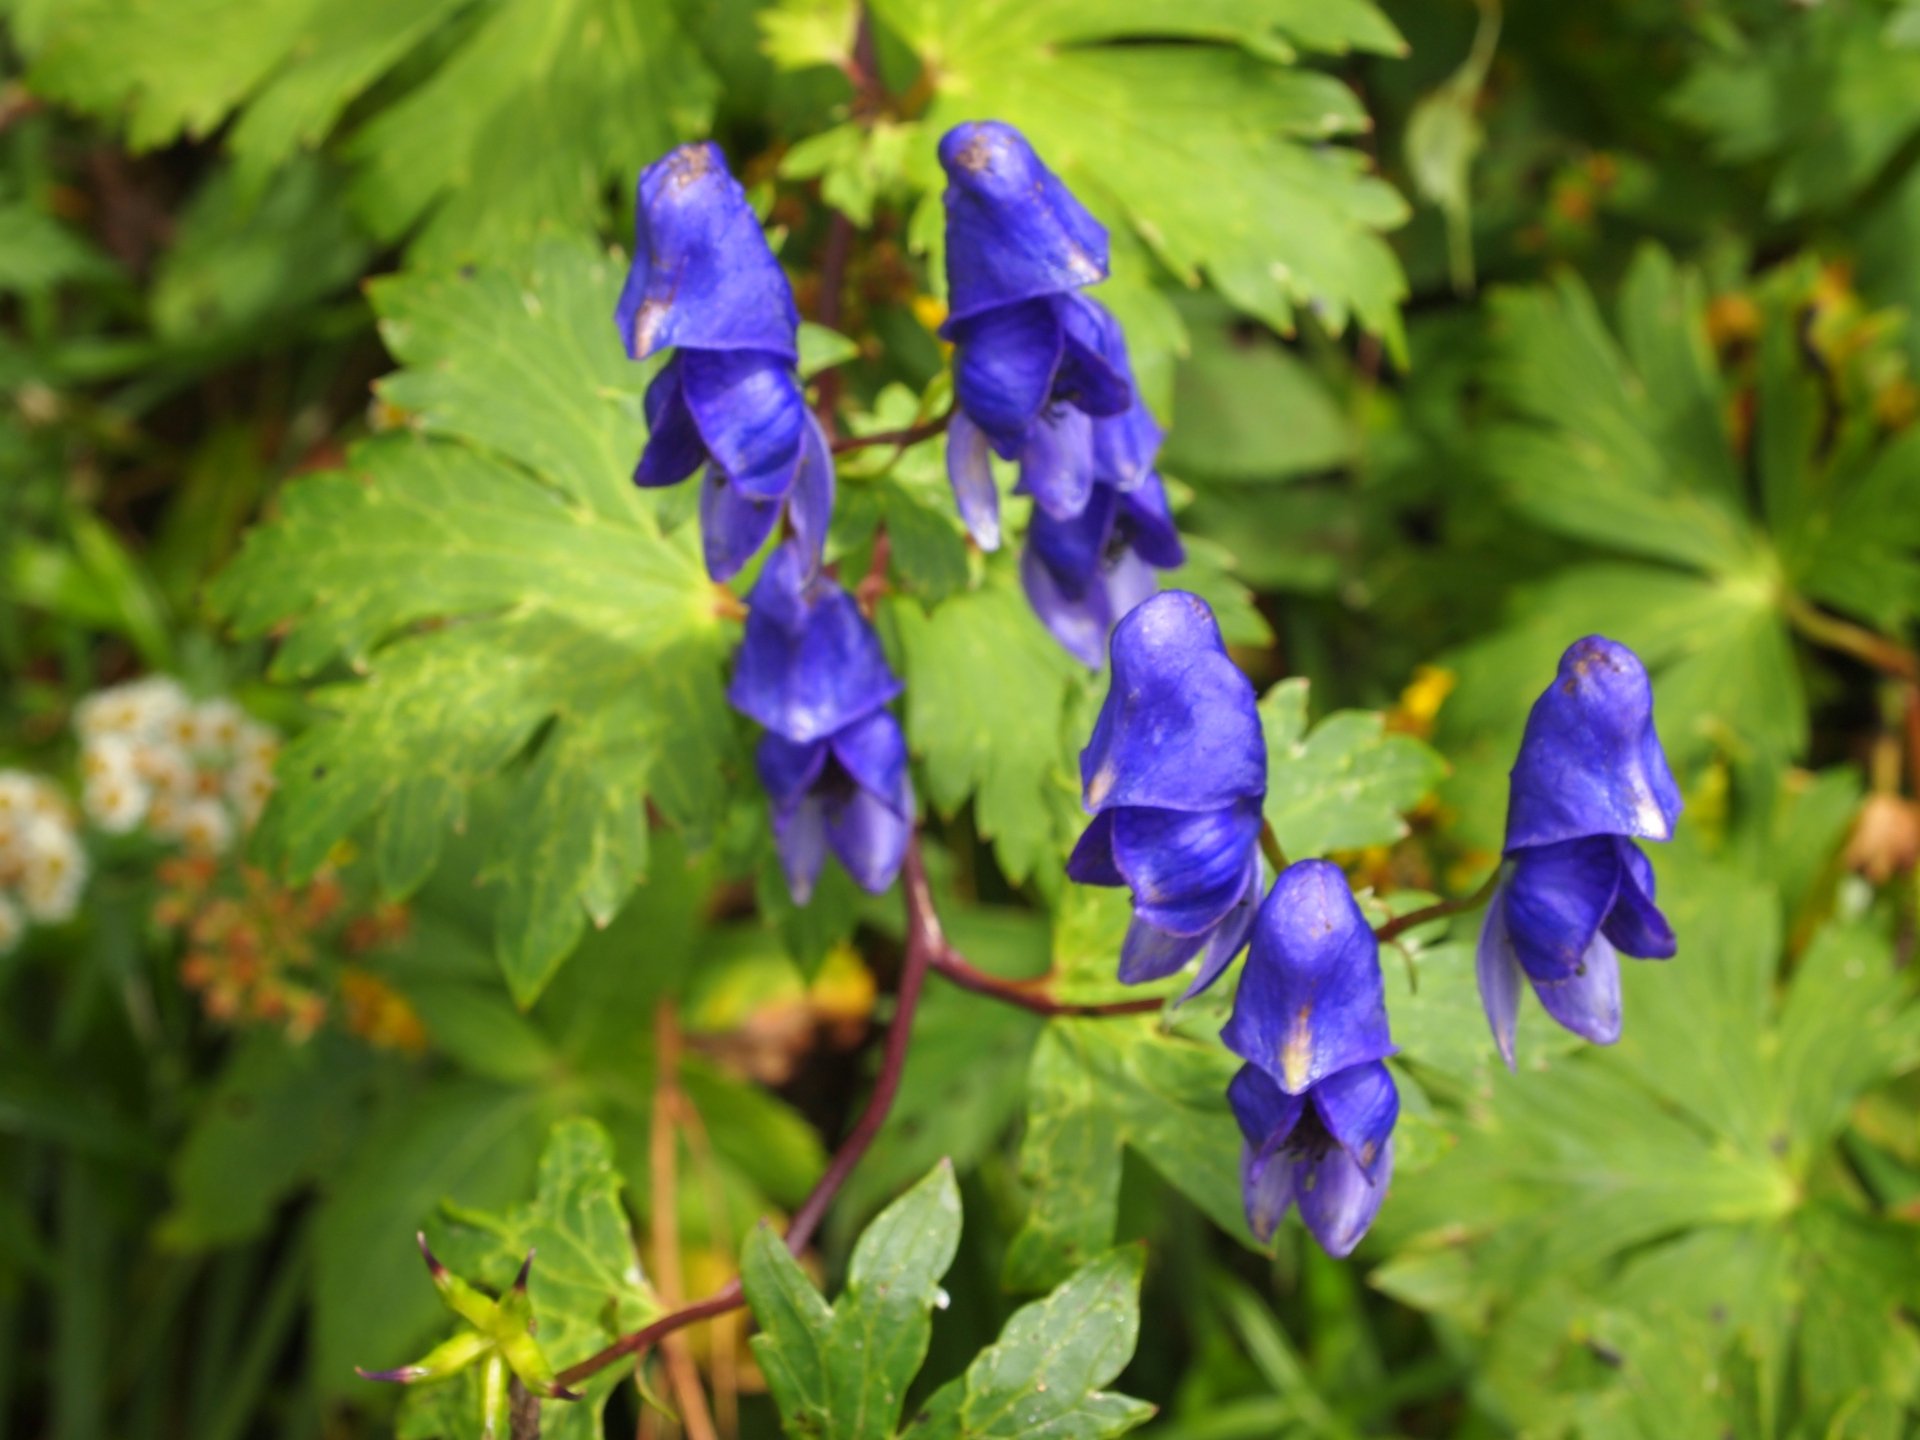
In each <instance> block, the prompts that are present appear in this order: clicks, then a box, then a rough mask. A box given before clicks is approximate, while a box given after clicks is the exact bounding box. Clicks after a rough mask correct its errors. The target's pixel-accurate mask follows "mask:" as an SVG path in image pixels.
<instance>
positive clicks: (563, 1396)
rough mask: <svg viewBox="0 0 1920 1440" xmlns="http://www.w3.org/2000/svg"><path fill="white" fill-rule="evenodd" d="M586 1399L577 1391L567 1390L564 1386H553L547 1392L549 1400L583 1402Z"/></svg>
mask: <svg viewBox="0 0 1920 1440" xmlns="http://www.w3.org/2000/svg"><path fill="white" fill-rule="evenodd" d="M586 1398H587V1397H586V1396H585V1395H584V1394H582V1393H581V1392H580V1391H578V1390H569V1389H567V1387H566V1386H564V1385H554V1386H551V1387H549V1388H548V1390H547V1399H549V1400H584V1399H586Z"/></svg>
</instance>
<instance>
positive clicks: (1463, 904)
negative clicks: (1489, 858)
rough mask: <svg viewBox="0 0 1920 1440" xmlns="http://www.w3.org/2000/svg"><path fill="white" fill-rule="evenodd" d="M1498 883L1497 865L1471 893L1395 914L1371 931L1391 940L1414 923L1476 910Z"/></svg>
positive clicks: (1488, 897)
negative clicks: (1482, 883)
mask: <svg viewBox="0 0 1920 1440" xmlns="http://www.w3.org/2000/svg"><path fill="white" fill-rule="evenodd" d="M1499 883H1500V869H1499V867H1498V866H1495V867H1494V871H1493V873H1492V874H1491V875H1489V876H1488V877H1487V881H1486V884H1484V885H1482V886H1481V887H1480V888H1479V889H1478V890H1476V891H1474V892H1473V893H1472V894H1471V895H1468V896H1465V897H1463V898H1461V899H1459V900H1442V901H1440V902H1439V903H1438V904H1434V905H1422V906H1421V907H1420V908H1419V909H1418V910H1409V911H1408V912H1407V913H1406V914H1404V915H1396V916H1394V917H1393V919H1391V920H1389V921H1387V922H1386V923H1385V924H1384V925H1376V926H1375V927H1374V931H1373V933H1374V935H1375V937H1376V938H1378V939H1380V940H1392V939H1395V938H1397V937H1398V936H1401V935H1404V934H1406V933H1407V931H1409V930H1411V929H1413V928H1414V927H1415V926H1416V925H1424V924H1426V923H1427V922H1428V921H1429V920H1441V919H1444V918H1446V917H1447V916H1449V915H1460V914H1463V913H1465V912H1466V911H1468V910H1478V909H1479V908H1480V907H1481V906H1482V905H1484V904H1486V903H1487V901H1489V900H1491V899H1492V898H1493V889H1494V886H1496V885H1498V884H1499Z"/></svg>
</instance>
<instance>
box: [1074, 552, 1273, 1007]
mask: <svg viewBox="0 0 1920 1440" xmlns="http://www.w3.org/2000/svg"><path fill="white" fill-rule="evenodd" d="M1080 779H1081V786H1082V799H1083V802H1084V804H1085V805H1086V808H1087V810H1088V811H1089V812H1090V813H1091V814H1092V815H1093V817H1094V818H1093V823H1092V824H1091V825H1089V826H1088V827H1087V830H1086V833H1085V834H1084V835H1082V836H1081V837H1080V843H1079V844H1078V845H1076V846H1075V847H1074V850H1073V855H1072V857H1071V858H1070V859H1069V860H1068V862H1067V874H1068V875H1069V876H1071V877H1072V878H1073V879H1074V880H1076V881H1078V882H1080V883H1081V884H1083V885H1115V886H1120V885H1124V886H1127V887H1128V888H1130V889H1131V890H1132V891H1133V924H1132V925H1131V926H1130V927H1129V929H1128V931H1127V938H1126V942H1125V944H1124V946H1123V947H1122V949H1121V953H1120V978H1121V979H1122V980H1123V981H1125V982H1127V983H1128V984H1137V983H1140V982H1142V981H1146V980H1157V979H1160V978H1161V977H1163V976H1166V975H1171V974H1172V973H1173V972H1174V971H1176V970H1178V969H1180V968H1181V967H1182V966H1184V965H1185V964H1187V962H1188V961H1190V960H1192V959H1193V958H1194V957H1195V956H1196V955H1200V956H1201V957H1202V959H1201V963H1200V968H1199V973H1198V975H1197V976H1196V978H1195V980H1194V982H1193V985H1192V987H1191V989H1190V990H1189V991H1188V993H1189V994H1192V993H1194V992H1195V991H1198V990H1201V989H1204V988H1205V987H1206V986H1207V985H1210V984H1211V983H1213V980H1214V979H1215V978H1216V977H1217V976H1218V975H1219V974H1220V972H1221V971H1222V970H1223V969H1225V968H1226V966H1227V964H1228V962H1229V961H1231V960H1232V959H1233V957H1234V956H1235V955H1236V954H1238V953H1239V951H1240V948H1241V946H1242V945H1244V944H1245V943H1246V935H1247V930H1248V927H1249V926H1250V925H1251V924H1252V922H1253V908H1254V904H1255V902H1256V901H1257V899H1258V898H1259V886H1260V825H1261V815H1260V803H1261V801H1262V799H1263V798H1264V797H1265V795H1266V790H1267V751H1266V743H1265V741H1264V740H1263V739H1262V737H1261V733H1260V718H1259V715H1258V713H1257V711H1256V709H1255V706H1254V698H1253V687H1252V686H1251V685H1249V684H1248V683H1247V677H1246V676H1245V675H1243V674H1241V673H1240V670H1239V669H1238V667H1236V666H1235V665H1234V663H1233V662H1232V661H1231V660H1230V659H1228V658H1227V652H1226V647H1225V646H1224V645H1223V644H1222V643H1221V640H1220V629H1219V627H1218V626H1217V625H1216V624H1214V620H1213V613H1212V612H1211V611H1210V610H1208V609H1207V605H1206V602H1205V601H1204V600H1201V599H1200V598H1199V597H1198V596H1195V595H1189V594H1187V593H1186V592H1184V591H1180V590H1169V591H1165V592H1164V593H1162V594H1159V595H1156V596H1154V597H1153V598H1151V599H1149V600H1147V601H1146V602H1145V603H1143V604H1141V605H1140V606H1138V607H1137V608H1136V609H1134V610H1133V612H1132V613H1131V614H1129V615H1128V616H1127V617H1126V618H1125V619H1124V620H1122V621H1121V622H1120V625H1119V627H1118V628H1117V629H1116V630H1115V631H1114V632H1113V678H1112V682H1111V684H1110V686H1109V688H1108V690H1107V698H1106V701H1105V703H1104V704H1103V705H1102V706H1101V709H1100V717H1099V719H1098V720H1097V721H1096V722H1095V724H1094V727H1093V737H1092V739H1090V740H1089V741H1088V742H1087V748H1086V749H1085V750H1083V751H1082V752H1081V754H1080Z"/></svg>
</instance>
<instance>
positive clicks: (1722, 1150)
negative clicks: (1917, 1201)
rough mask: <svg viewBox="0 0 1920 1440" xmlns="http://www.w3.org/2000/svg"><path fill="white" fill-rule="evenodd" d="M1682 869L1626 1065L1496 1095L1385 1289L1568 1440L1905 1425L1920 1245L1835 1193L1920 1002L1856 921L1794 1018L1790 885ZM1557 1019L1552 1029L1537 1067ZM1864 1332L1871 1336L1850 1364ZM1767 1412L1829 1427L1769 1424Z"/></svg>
mask: <svg viewBox="0 0 1920 1440" xmlns="http://www.w3.org/2000/svg"><path fill="white" fill-rule="evenodd" d="M1683 843H1684V842H1683ZM1659 869H1660V880H1661V885H1662V894H1663V895H1664V896H1666V897H1667V898H1668V907H1669V913H1670V916H1671V918H1672V920H1673V923H1674V927H1675V930H1676V932H1677V934H1678V936H1679V945H1680V949H1679V955H1678V957H1677V958H1676V959H1675V960H1674V961H1673V962H1671V964H1668V965H1639V964H1632V963H1629V964H1628V967H1627V969H1628V973H1627V975H1626V976H1625V986H1624V988H1625V999H1626V1030H1625V1036H1624V1038H1623V1040H1622V1041H1621V1043H1620V1044H1619V1046H1617V1047H1616V1048H1614V1049H1613V1050H1611V1051H1597V1050H1593V1049H1591V1048H1590V1047H1583V1048H1582V1049H1581V1050H1580V1051H1579V1052H1578V1053H1576V1054H1575V1055H1573V1056H1572V1057H1570V1058H1567V1059H1562V1060H1557V1061H1555V1062H1554V1063H1553V1064H1551V1065H1550V1066H1548V1067H1547V1068H1546V1069H1545V1071H1544V1073H1536V1074H1529V1075H1526V1076H1524V1077H1522V1079H1521V1080H1520V1081H1518V1082H1516V1081H1513V1080H1511V1079H1508V1078H1507V1077H1505V1076H1497V1077H1496V1079H1495V1082H1494V1085H1493V1087H1492V1094H1491V1096H1490V1103H1487V1104H1486V1106H1485V1109H1484V1111H1482V1112H1479V1113H1475V1112H1469V1114H1468V1115H1467V1116H1464V1117H1461V1122H1462V1123H1461V1124H1460V1126H1459V1129H1458V1136H1457V1138H1458V1143H1457V1145H1456V1147H1455V1148H1454V1149H1453V1150H1452V1151H1451V1153H1449V1154H1447V1155H1445V1156H1444V1157H1443V1158H1441V1159H1440V1161H1439V1162H1438V1163H1437V1164H1436V1165H1434V1166H1433V1167H1431V1168H1430V1169H1428V1170H1426V1171H1425V1172H1424V1173H1423V1174H1422V1175H1421V1176H1420V1177H1419V1183H1418V1184H1417V1185H1410V1186H1405V1187H1398V1188H1396V1190H1395V1193H1394V1196H1393V1200H1392V1203H1391V1204H1390V1205H1389V1206H1388V1207H1387V1208H1386V1209H1384V1210H1383V1211H1382V1212H1381V1219H1380V1225H1381V1229H1382V1231H1383V1233H1385V1234H1386V1235H1388V1236H1389V1237H1390V1238H1391V1239H1393V1240H1395V1241H1397V1242H1398V1243H1399V1245H1400V1247H1401V1249H1400V1253H1399V1254H1398V1256H1397V1257H1396V1258H1395V1259H1394V1260H1393V1261H1392V1262H1391V1263H1390V1264H1388V1265H1387V1266H1386V1267H1385V1268H1384V1269H1383V1270H1382V1271H1380V1272H1378V1274H1377V1276H1376V1282H1377V1283H1378V1284H1380V1285H1381V1286H1382V1287H1383V1288H1385V1289H1387V1290H1388V1291H1389V1292H1390V1293H1393V1294H1396V1295H1398V1296H1400V1297H1402V1298H1403V1299H1406V1300H1407V1301H1408V1302H1409V1303H1412V1304H1415V1305H1419V1306H1421V1307H1423V1308H1428V1309H1433V1310H1438V1311H1440V1312H1442V1313H1445V1314H1448V1315H1450V1316H1452V1317H1454V1318H1455V1319H1457V1320H1459V1321H1460V1322H1461V1323H1463V1324H1465V1325H1467V1326H1468V1327H1469V1328H1470V1329H1471V1330H1473V1331H1475V1332H1477V1333H1480V1334H1482V1335H1484V1336H1485V1340H1486V1345H1487V1354H1486V1362H1485V1366H1484V1372H1483V1373H1484V1374H1485V1375H1486V1376H1487V1377H1488V1379H1489V1384H1490V1386H1491V1390H1492V1392H1493V1394H1494V1395H1495V1396H1496V1397H1497V1403H1498V1406H1499V1408H1500V1409H1502V1410H1504V1411H1506V1412H1507V1413H1508V1414H1510V1415H1512V1416H1514V1417H1518V1416H1521V1415H1525V1416H1527V1417H1528V1419H1529V1422H1530V1423H1531V1422H1533V1421H1535V1420H1536V1419H1537V1420H1538V1421H1539V1423H1541V1424H1543V1425H1544V1426H1546V1427H1547V1430H1548V1431H1549V1432H1558V1431H1559V1430H1562V1429H1565V1428H1568V1427H1572V1428H1576V1429H1578V1430H1580V1432H1581V1433H1607V1434H1615V1433H1618V1434H1625V1435H1645V1436H1649V1437H1652V1436H1660V1435H1666V1434H1673V1433H1676V1427H1677V1428H1678V1432H1679V1433H1689V1434H1691V1433H1737V1434H1741V1435H1747V1434H1762V1433H1810V1434H1823V1433H1831V1432H1829V1431H1828V1430H1827V1426H1828V1425H1829V1424H1830V1423H1832V1421H1833V1420H1834V1418H1835V1417H1836V1416H1839V1415H1842V1414H1847V1413H1850V1412H1853V1411H1856V1410H1858V1409H1859V1408H1860V1407H1861V1406H1863V1405H1865V1406H1867V1407H1869V1408H1872V1407H1874V1406H1879V1405H1883V1404H1891V1405H1892V1407H1893V1409H1894V1413H1896V1414H1897V1413H1898V1412H1899V1408H1900V1407H1901V1406H1902V1405H1905V1404H1907V1403H1910V1402H1911V1400H1912V1399H1913V1397H1914V1395H1915V1394H1916V1385H1915V1382H1916V1379H1920V1370H1917V1369H1915V1367H1914V1365H1913V1360H1914V1358H1915V1356H1916V1355H1920V1342H1917V1341H1916V1337H1915V1334H1914V1332H1913V1329H1912V1327H1911V1325H1910V1323H1909V1322H1905V1321H1901V1320H1898V1319H1893V1318H1890V1317H1893V1316H1895V1314H1896V1312H1897V1311H1898V1310H1899V1309H1900V1307H1901V1306H1903V1305H1906V1304H1909V1303H1911V1302H1910V1297H1911V1296H1912V1294H1913V1293H1914V1291H1915V1288H1916V1284H1915V1280H1914V1272H1913V1268H1912V1266H1911V1263H1910V1257H1911V1255H1912V1253H1913V1244H1914V1240H1913V1234H1912V1229H1911V1226H1910V1225H1902V1224H1899V1223H1896V1222H1895V1221H1894V1220H1893V1219H1892V1218H1891V1217H1888V1216H1885V1215H1881V1214H1878V1213H1875V1212H1874V1211H1873V1210H1872V1209H1871V1207H1870V1206H1869V1205H1868V1204H1867V1203H1866V1202H1865V1201H1864V1200H1863V1198H1862V1196H1861V1192H1860V1191H1859V1189H1858V1188H1857V1187H1855V1186H1853V1185H1850V1184H1842V1185H1839V1186H1838V1187H1836V1186H1835V1184H1834V1180H1835V1169H1834V1158H1833V1142H1834V1139H1835V1137H1836V1135H1837V1133H1838V1131H1839V1129H1840V1127H1841V1126H1842V1125H1843V1124H1844V1121H1845V1116H1846V1113H1847V1111H1848V1109H1849V1107H1850V1106H1851V1105H1852V1104H1853V1102H1854V1101H1855V1100H1856V1099H1857V1098H1858V1097H1859V1096H1860V1095H1861V1094H1862V1093H1863V1092H1865V1091H1867V1090H1869V1089H1871V1088H1873V1087H1875V1086H1878V1085H1881V1084H1884V1083H1885V1082H1886V1081H1887V1080H1888V1079H1889V1078H1890V1077H1891V1076H1894V1075H1897V1074H1900V1073H1903V1072H1905V1071H1910V1070H1912V1069H1913V1068H1914V1067H1915V1066H1916V1065H1920V1011H1916V1008H1915V1006H1914V1003H1913V1001H1914V993H1913V986H1912V984H1911V982H1910V980H1909V979H1908V978H1907V977H1905V976H1904V975H1902V974H1901V973H1900V972H1898V971H1896V970H1894V969H1893V968H1892V966H1891V964H1890V960H1891V955H1890V952H1889V948H1888V946H1887V943H1886V940H1885V938H1884V936H1881V935H1878V934H1875V933H1873V932H1871V931H1869V930H1866V929H1864V928H1859V927H1855V926H1851V925H1844V924H1832V925H1829V926H1828V927H1827V928H1826V929H1825V930H1823V931H1822V932H1821V933H1820V934H1818V935H1817V936H1816V938H1815V939H1814V941H1813V943H1812V945H1811V947H1810V948H1809V949H1808V950H1807V952H1806V954H1805V955H1804V956H1803V957H1801V959H1800V961H1799V962H1798V965H1797V967H1796V968H1795V970H1794V973H1793V976H1792V979H1791V982H1790V984H1789V986H1788V988H1787V989H1786V992H1785V995H1784V997H1782V996H1781V995H1779V993H1778V990H1777V985H1776V977H1777V970H1778V967H1779V956H1780V948H1781V932H1780V910H1779V906H1778V901H1777V897H1776V895H1775V893H1774V892H1773V890H1772V889H1771V888H1770V887H1768V886H1766V885H1764V884H1761V883H1759V882H1756V881H1754V880H1752V879H1750V878H1748V877H1747V876H1745V875H1744V874H1742V873H1741V872H1738V871H1733V870H1729V869H1726V868H1723V867H1720V866H1715V865H1711V864H1708V863H1705V862H1703V861H1701V860H1700V859H1699V858H1698V857H1696V856H1693V855H1691V854H1688V853H1686V852H1684V851H1682V852H1681V853H1676V854H1672V855H1663V856H1662V857H1660V866H1659ZM1422 998H1423V999H1424V995H1423V997H1422ZM1409 1003H1410V1004H1412V1005H1415V1006H1417V1005H1418V1004H1419V1003H1420V1002H1419V1001H1417V1000H1416V1001H1411V1002H1409ZM1543 1023H1544V1022H1540V1021H1537V1020H1536V1019H1535V1016H1534V1013H1533V1012H1531V1011H1530V1013H1529V1015H1528V1017H1527V1020H1526V1022H1525V1023H1524V1024H1523V1027H1522V1034H1521V1050H1522V1054H1523V1057H1529V1058H1533V1059H1537V1056H1534V1055H1532V1047H1533V1046H1535V1045H1536V1044H1537V1043H1538V1037H1537V1032H1538V1031H1539V1030H1540V1029H1541V1028H1542V1026H1543ZM1414 1038H1415V1040H1416V1043H1417V1044H1418V1045H1419V1046H1421V1047H1422V1048H1424V1046H1425V1044H1426V1042H1425V1041H1424V1040H1421V1039H1420V1038H1419V1036H1418V1035H1417V1034H1416V1035H1415V1037H1414ZM1409 1053H1410V1056H1411V1058H1412V1059H1413V1060H1414V1062H1415V1066H1416V1069H1418V1068H1419V1067H1420V1065H1421V1064H1422V1063H1423V1062H1422V1059H1421V1055H1420V1054H1419V1053H1418V1052H1417V1051H1410V1052H1409ZM1902 1251H1903V1252H1904V1253H1905V1254H1906V1255H1907V1256H1908V1257H1909V1263H1906V1264H1904V1265H1903V1264H1901V1263H1898V1262H1896V1261H1895V1260H1894V1259H1893V1257H1894V1255H1895V1254H1896V1253H1899V1252H1902ZM1842 1311H1850V1312H1852V1313H1853V1314H1855V1315H1857V1316H1859V1317H1861V1319H1860V1323H1859V1327H1858V1328H1859V1331H1860V1335H1859V1339H1858V1341H1857V1343H1858V1345H1859V1349H1858V1350H1857V1351H1854V1352H1852V1353H1851V1354H1850V1355H1849V1356H1848V1358H1847V1359H1846V1360H1845V1361H1844V1362H1843V1361H1841V1360H1840V1359H1839V1358H1838V1356H1837V1355H1836V1354H1834V1353H1831V1349H1832V1344H1833V1339H1834V1334H1833V1330H1832V1328H1831V1327H1832V1326H1833V1325H1835V1324H1840V1323H1844V1322H1841V1321H1840V1320H1839V1316H1840V1313H1841V1312H1842ZM1849 1343H1852V1342H1849ZM1589 1345H1591V1347H1592V1348H1591V1350H1590V1349H1589ZM1796 1351H1797V1352H1798V1353H1799V1355H1800V1357H1801V1359H1800V1366H1801V1368H1800V1370H1799V1372H1798V1373H1799V1374H1800V1376H1801V1379H1800V1380H1799V1382H1798V1384H1797V1386H1794V1387H1789V1388H1786V1389H1784V1390H1783V1388H1782V1387H1783V1386H1786V1385H1787V1377H1788V1376H1789V1374H1790V1373H1792V1370H1793V1360H1792V1357H1793V1356H1794V1354H1795V1352H1796ZM1594 1353H1599V1354H1602V1355H1604V1356H1607V1357H1611V1358H1610V1359H1609V1360H1608V1363H1607V1364H1606V1365H1605V1366H1602V1367H1596V1366H1594V1365H1593V1364H1592V1358H1593V1354H1594ZM1703 1377H1704V1383H1703ZM1783 1404H1784V1406H1785V1407H1786V1412H1787V1413H1786V1414H1784V1415H1781V1414H1779V1413H1778V1412H1779V1410H1780V1407H1781V1406H1782V1405H1783ZM1536 1407H1538V1408H1537V1409H1536ZM1754 1407H1758V1410H1759V1412H1760V1413H1766V1414H1774V1415H1775V1416H1776V1420H1779V1421H1782V1422H1784V1421H1786V1420H1788V1419H1792V1420H1795V1421H1797V1422H1798V1423H1799V1424H1800V1425H1802V1426H1804V1429H1791V1428H1789V1427H1788V1426H1787V1425H1785V1424H1781V1425H1779V1426H1778V1430H1776V1425H1775V1423H1774V1422H1773V1421H1769V1422H1768V1423H1767V1424H1766V1425H1764V1426H1759V1427H1758V1428H1754V1427H1752V1426H1750V1425H1748V1424H1747V1422H1746V1421H1745V1420H1743V1419H1742V1418H1741V1417H1742V1415H1743V1413H1744V1412H1747V1411H1751V1410H1753V1409H1754ZM1847 1433H1852V1432H1847ZM1863 1433H1882V1432H1880V1431H1878V1430H1874V1431H1868V1432H1863ZM1886 1433H1893V1432H1886Z"/></svg>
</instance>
